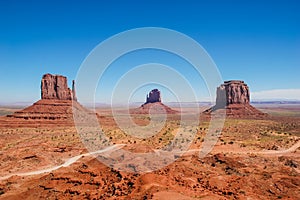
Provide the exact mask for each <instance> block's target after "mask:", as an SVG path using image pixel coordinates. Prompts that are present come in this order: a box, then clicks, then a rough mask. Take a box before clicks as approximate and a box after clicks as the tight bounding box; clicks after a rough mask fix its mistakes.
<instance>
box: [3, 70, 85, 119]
mask: <svg viewBox="0 0 300 200" xmlns="http://www.w3.org/2000/svg"><path fill="white" fill-rule="evenodd" d="M73 109H76V110H79V111H84V112H88V110H87V109H85V108H84V107H83V106H81V105H80V104H79V103H78V102H77V97H76V93H75V81H74V80H73V82H72V90H71V89H70V88H69V87H68V81H67V78H66V77H65V76H61V75H52V74H45V75H43V77H42V80H41V99H40V100H39V101H37V102H35V103H34V104H33V105H31V106H29V107H27V108H25V109H23V110H21V111H18V112H15V113H14V114H12V115H8V116H7V117H11V118H19V119H26V120H42V121H44V122H47V121H49V120H62V121H65V122H66V121H68V122H70V123H72V122H73Z"/></svg>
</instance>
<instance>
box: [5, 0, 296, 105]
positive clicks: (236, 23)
mask: <svg viewBox="0 0 300 200" xmlns="http://www.w3.org/2000/svg"><path fill="white" fill-rule="evenodd" d="M299 10H300V3H299V1H297V0H294V1H284V0H282V1H276V0H275V1H256V0H254V1H246V0H245V1H244V0H239V1H238V0H237V1H226V0H219V1H214V0H212V1H196V0H195V1H189V0H185V1H158V0H157V1H156V0H154V1H121V0H120V1H109V0H105V1H104V0H103V1H54V0H52V1H46V0H45V1H31V0H27V1H14V0H10V1H4V0H3V1H0V28H1V30H0V66H1V78H0V91H1V96H0V102H21V101H32V102H33V101H36V100H38V99H39V97H40V89H39V88H40V79H41V77H42V75H43V74H44V73H48V72H49V73H54V74H63V75H65V76H67V77H68V78H69V79H70V80H71V79H74V78H75V77H76V73H77V70H78V69H79V67H80V65H81V63H82V62H83V60H84V59H85V57H86V56H87V55H88V54H89V52H90V51H91V50H92V49H93V48H94V47H95V46H96V45H97V44H99V43H100V42H102V41H103V40H105V39H107V38H108V37H111V36H113V35H114V34H117V33H119V32H122V31H125V30H128V29H132V28H138V27H148V26H151V27H164V28H169V29H173V30H176V31H179V32H182V33H184V34H186V35H188V36H190V37H191V38H193V39H195V40H196V41H198V42H199V43H200V44H201V45H202V46H203V47H204V48H205V49H206V51H207V52H208V53H209V54H210V56H211V57H212V58H213V60H214V61H215V63H216V64H217V66H218V68H219V70H220V72H221V75H222V77H223V79H224V80H228V79H242V80H245V82H246V83H248V85H249V86H250V89H251V91H252V92H254V93H255V92H258V93H259V92H261V91H270V90H276V91H283V90H291V89H294V90H293V91H299V89H300V76H299V75H300V56H299V55H300V12H299ZM191 78H192V77H191ZM193 87H197V86H196V85H193ZM147 89H148V88H147ZM278 95H279V94H278ZM100 96H101V95H100ZM204 96H205V95H204ZM199 97H201V94H199ZM139 98H141V97H139V96H137V99H139ZM142 98H143V99H144V95H143V97H142ZM292 98H295V97H292ZM143 99H141V101H143ZM299 99H300V97H299ZM100 100H103V101H106V100H107V99H105V98H103V99H100Z"/></svg>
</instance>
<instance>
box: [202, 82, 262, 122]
mask: <svg viewBox="0 0 300 200" xmlns="http://www.w3.org/2000/svg"><path fill="white" fill-rule="evenodd" d="M220 109H225V111H226V116H229V117H247V116H248V117H250V116H252V117H264V116H266V114H265V113H263V112H261V111H259V110H258V109H256V108H254V107H253V106H252V105H250V91H249V87H248V86H247V84H246V83H244V81H240V80H230V81H224V84H221V85H220V86H219V87H218V88H217V98H216V105H214V106H213V107H211V108H209V109H207V110H205V111H204V113H205V114H211V113H213V112H217V111H218V110H220Z"/></svg>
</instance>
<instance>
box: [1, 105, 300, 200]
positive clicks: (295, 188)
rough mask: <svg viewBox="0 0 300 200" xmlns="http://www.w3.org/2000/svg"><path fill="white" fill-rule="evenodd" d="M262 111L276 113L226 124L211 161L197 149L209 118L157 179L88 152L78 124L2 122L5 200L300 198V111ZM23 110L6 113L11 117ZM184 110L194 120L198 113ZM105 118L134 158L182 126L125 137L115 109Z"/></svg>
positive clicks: (101, 115) (139, 119) (141, 119)
mask: <svg viewBox="0 0 300 200" xmlns="http://www.w3.org/2000/svg"><path fill="white" fill-rule="evenodd" d="M175 109H176V108H175ZM203 109H204V108H203ZM259 109H260V110H261V111H263V112H266V113H268V114H269V115H268V116H267V117H262V118H251V117H248V118H226V121H225V124H224V127H223V129H222V130H221V134H220V136H219V139H218V142H217V144H216V145H215V146H214V148H213V150H212V152H210V153H209V154H208V155H207V156H206V157H204V158H199V157H198V150H197V149H199V148H200V147H201V144H202V143H203V141H204V136H205V134H206V132H207V129H208V126H209V118H205V117H201V118H200V124H199V125H198V126H196V127H191V128H195V129H196V130H197V134H196V135H195V137H194V138H192V139H191V146H190V147H189V150H188V151H187V152H186V153H184V154H183V155H182V156H179V157H178V159H177V160H176V161H175V162H173V163H171V164H169V165H167V166H165V167H163V168H161V169H158V170H155V171H152V172H149V173H135V172H124V171H118V170H116V169H113V168H110V167H108V166H106V165H104V164H102V163H101V162H99V161H98V159H97V157H96V155H90V154H89V153H88V151H87V150H86V148H85V146H84V145H83V143H82V140H81V138H80V137H79V135H78V133H77V131H76V129H75V127H74V125H73V124H72V123H61V122H60V121H59V120H38V119H28V120H25V119H17V118H7V117H4V116H2V117H0V141H1V142H0V145H1V150H0V199H8V200H9V199H162V200H163V199H177V200H178V199H182V200H185V199H187V200H189V199H210V200H212V199H295V200H296V199H300V176H299V175H300V107H299V105H284V104H283V105H270V106H268V105H261V106H259ZM15 110H16V109H12V108H1V109H0V111H1V113H2V114H3V115H6V114H10V113H11V112H13V111H15ZM184 111H185V115H188V114H189V113H191V114H192V112H193V108H184ZM97 113H98V119H99V121H100V122H101V125H102V129H103V130H104V133H105V134H106V136H107V137H108V138H110V140H111V141H112V142H113V143H114V144H115V146H116V147H117V148H123V149H126V150H128V151H132V152H148V151H152V150H153V149H159V148H162V147H163V146H165V145H166V144H168V142H170V140H172V139H173V138H174V135H173V131H174V130H176V129H177V128H178V121H179V118H178V115H179V114H176V113H175V114H171V116H170V117H168V119H167V122H166V124H165V126H164V127H163V129H162V130H161V131H160V132H158V133H157V134H155V135H154V136H152V137H149V138H147V139H140V138H135V137H132V136H128V135H126V134H125V133H124V132H122V130H120V129H119V128H118V126H117V124H116V123H115V121H114V119H113V116H112V113H111V110H110V109H108V108H98V109H97ZM131 117H132V118H133V120H134V121H135V123H137V124H139V125H146V124H147V123H149V120H150V118H149V116H148V115H147V114H132V115H131ZM186 131H189V130H188V129H187V130H186ZM118 144H122V145H119V146H118ZM133 160H134V158H129V159H127V160H123V161H122V162H125V163H126V162H127V164H130V162H133Z"/></svg>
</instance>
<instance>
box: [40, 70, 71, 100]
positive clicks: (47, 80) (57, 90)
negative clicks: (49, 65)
mask: <svg viewBox="0 0 300 200" xmlns="http://www.w3.org/2000/svg"><path fill="white" fill-rule="evenodd" d="M41 98H42V99H55V100H72V91H71V90H70V88H68V83H67V78H66V77H64V76H61V75H52V74H45V75H44V76H43V78H42V81H41Z"/></svg>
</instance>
